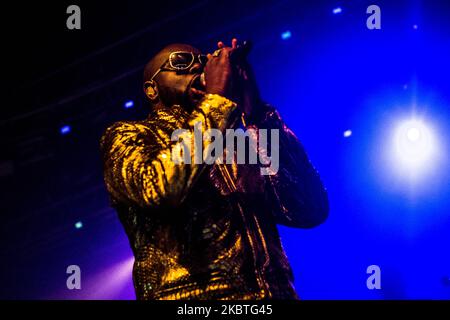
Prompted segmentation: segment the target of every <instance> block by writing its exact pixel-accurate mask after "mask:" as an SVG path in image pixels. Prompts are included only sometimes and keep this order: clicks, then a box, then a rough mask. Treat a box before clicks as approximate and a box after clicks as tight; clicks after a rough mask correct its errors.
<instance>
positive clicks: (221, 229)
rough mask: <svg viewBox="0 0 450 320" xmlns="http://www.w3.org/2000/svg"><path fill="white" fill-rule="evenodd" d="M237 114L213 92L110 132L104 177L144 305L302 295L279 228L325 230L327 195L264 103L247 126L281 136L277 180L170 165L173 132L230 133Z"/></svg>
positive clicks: (243, 169)
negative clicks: (198, 128)
mask: <svg viewBox="0 0 450 320" xmlns="http://www.w3.org/2000/svg"><path fill="white" fill-rule="evenodd" d="M235 107H236V105H235V104H234V103H233V102H231V101H229V100H227V99H225V98H223V97H220V96H218V95H207V96H206V97H205V98H204V99H203V100H202V101H201V103H199V105H198V106H197V108H195V109H194V111H192V112H191V113H187V112H186V111H184V110H183V108H181V107H179V106H174V107H172V108H170V109H164V110H157V111H153V112H152V113H150V115H149V116H148V117H147V119H145V120H142V121H127V122H125V121H123V122H117V123H115V124H113V125H112V126H111V127H109V128H108V129H107V130H106V132H105V134H104V135H103V137H102V139H101V150H102V156H103V162H104V178H105V182H106V186H107V190H108V192H109V194H110V196H111V201H112V205H113V207H114V208H115V209H116V210H117V212H118V214H119V218H120V220H121V222H122V224H123V226H124V228H125V231H126V233H127V235H128V238H129V240H130V244H131V248H132V250H133V253H134V256H135V262H134V269H133V280H134V286H135V289H136V295H137V298H138V299H263V298H275V299H295V298H297V295H296V292H295V289H294V287H293V283H292V282H293V276H292V271H291V268H290V266H289V262H288V260H287V257H286V255H285V252H284V250H283V248H282V245H281V242H280V238H279V235H278V231H277V228H276V225H277V224H283V225H287V226H292V227H300V228H309V227H313V226H316V225H318V224H320V223H321V222H323V221H324V220H325V219H326V217H327V214H328V198H327V193H326V191H325V189H324V187H323V185H322V183H321V180H320V178H319V176H318V173H317V172H316V170H315V169H314V167H313V166H312V165H311V163H310V162H309V160H308V158H307V156H306V154H305V152H304V150H303V147H302V146H301V144H300V142H299V141H298V139H297V138H296V137H295V135H294V134H293V133H292V132H291V131H290V130H289V129H288V128H287V127H286V126H285V124H284V123H283V122H282V120H281V118H280V116H279V114H278V113H277V112H276V111H275V110H274V109H273V108H271V107H269V106H265V107H264V108H265V110H264V115H263V116H262V117H261V119H260V120H258V121H255V122H254V123H251V124H247V125H246V128H255V129H256V128H266V129H279V143H280V146H279V150H280V156H279V157H280V165H279V170H278V172H277V173H276V174H274V175H261V174H260V170H259V165H237V164H217V163H216V164H214V165H205V164H203V165H199V164H186V163H184V164H175V163H174V162H173V161H172V160H171V153H172V149H173V148H174V147H175V144H176V143H177V142H176V141H171V135H172V133H173V132H174V130H176V129H180V128H186V129H189V128H192V127H193V126H194V124H195V123H196V122H198V121H201V122H202V130H203V131H205V130H208V129H209V128H218V129H220V130H222V131H224V130H225V129H226V128H227V127H229V126H230V123H231V122H232V121H231V118H232V117H233V114H234V109H235ZM241 125H242V123H241ZM207 144H208V142H207V141H205V142H204V146H205V147H207Z"/></svg>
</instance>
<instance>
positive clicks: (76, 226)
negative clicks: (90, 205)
mask: <svg viewBox="0 0 450 320" xmlns="http://www.w3.org/2000/svg"><path fill="white" fill-rule="evenodd" d="M81 228H83V222H81V221H78V222H77V223H75V229H81Z"/></svg>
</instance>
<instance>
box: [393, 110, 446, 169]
mask: <svg viewBox="0 0 450 320" xmlns="http://www.w3.org/2000/svg"><path fill="white" fill-rule="evenodd" d="M392 145H393V153H394V159H393V160H394V162H395V163H396V165H395V166H396V169H397V170H398V171H401V172H402V173H405V174H407V175H409V176H417V175H420V174H422V173H424V172H425V171H427V170H428V169H430V168H431V167H433V165H434V164H435V163H434V160H435V158H436V155H437V141H436V138H435V136H434V134H433V131H432V129H431V128H430V127H429V125H427V124H425V122H423V121H422V120H419V119H414V118H413V119H409V120H406V121H402V122H400V123H399V124H398V126H397V128H396V130H395V133H394V139H393V144H392Z"/></svg>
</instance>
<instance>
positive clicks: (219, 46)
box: [217, 41, 224, 49]
mask: <svg viewBox="0 0 450 320" xmlns="http://www.w3.org/2000/svg"><path fill="white" fill-rule="evenodd" d="M217 47H218V48H219V49H222V48H223V47H224V44H223V42H222V41H219V42H217Z"/></svg>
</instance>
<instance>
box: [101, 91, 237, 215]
mask: <svg viewBox="0 0 450 320" xmlns="http://www.w3.org/2000/svg"><path fill="white" fill-rule="evenodd" d="M235 107H236V105H235V104H234V103H233V102H231V101H230V100H228V99H225V98H223V97H221V96H218V95H207V96H206V97H205V98H204V99H203V100H202V101H201V102H200V103H199V105H198V106H197V108H196V109H195V110H194V111H193V112H192V113H191V114H190V116H189V118H188V119H187V121H186V127H187V128H184V129H187V131H188V132H189V134H188V135H189V136H183V139H184V143H185V142H186V140H188V141H189V139H191V138H192V131H191V129H192V128H193V127H194V125H196V124H198V123H199V122H200V123H201V125H202V127H201V129H202V134H203V132H204V131H205V130H207V129H210V128H217V129H221V130H224V129H225V127H226V125H227V121H228V118H229V116H230V114H231V112H232V111H233V110H234V109H235ZM167 120H170V119H155V121H153V122H151V123H146V122H145V121H144V122H118V123H115V124H114V125H112V126H111V127H109V128H108V129H107V130H106V132H105V134H104V135H103V137H102V138H101V140H100V146H101V152H102V156H103V167H104V179H105V183H106V187H107V190H108V192H109V193H110V195H111V196H112V198H113V199H114V200H116V201H119V202H125V203H132V204H135V205H138V206H140V207H148V206H153V207H157V206H161V205H169V206H177V205H178V204H179V203H180V202H182V201H183V199H184V197H185V196H186V194H187V193H188V191H189V190H190V188H191V186H192V185H193V183H194V182H195V180H196V178H197V177H198V175H199V174H200V172H201V170H202V168H203V165H201V164H195V162H194V161H191V164H189V163H176V162H175V161H173V159H172V151H173V150H174V148H177V150H182V148H181V146H180V144H181V143H183V141H181V140H183V139H181V140H180V141H172V140H171V135H172V132H168V131H167V130H163V129H162V127H163V122H164V121H167ZM179 129H182V128H179ZM206 147H207V142H206V146H205V143H204V148H206Z"/></svg>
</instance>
